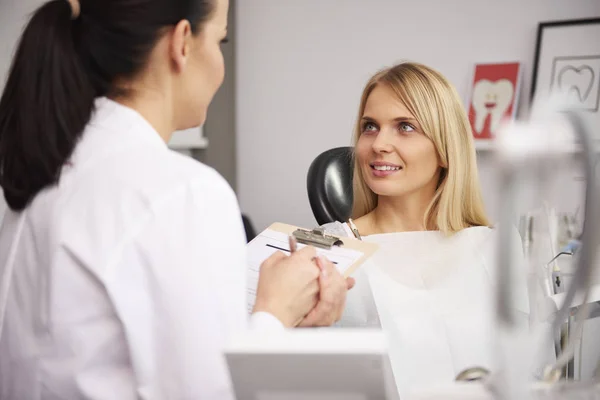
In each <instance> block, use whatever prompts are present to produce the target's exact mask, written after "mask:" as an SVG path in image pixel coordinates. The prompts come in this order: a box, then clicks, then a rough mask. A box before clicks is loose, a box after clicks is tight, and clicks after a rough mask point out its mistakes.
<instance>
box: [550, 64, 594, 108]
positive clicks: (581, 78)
mask: <svg viewBox="0 0 600 400" xmlns="http://www.w3.org/2000/svg"><path fill="white" fill-rule="evenodd" d="M594 78H595V76H594V70H593V69H592V68H591V67H590V66H589V65H583V66H580V67H579V68H575V67H574V66H572V65H567V66H565V67H564V68H563V69H561V70H560V72H559V73H558V87H559V88H560V90H561V91H563V92H565V93H567V95H570V96H574V97H575V100H577V101H578V102H579V103H585V101H586V100H587V98H588V96H589V95H590V92H591V91H592V85H593V84H594Z"/></svg>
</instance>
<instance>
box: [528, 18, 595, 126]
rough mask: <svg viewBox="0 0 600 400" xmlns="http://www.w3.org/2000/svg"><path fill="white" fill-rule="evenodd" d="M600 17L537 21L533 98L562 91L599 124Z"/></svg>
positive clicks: (592, 120) (561, 92) (576, 106)
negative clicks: (538, 22)
mask: <svg viewBox="0 0 600 400" xmlns="http://www.w3.org/2000/svg"><path fill="white" fill-rule="evenodd" d="M599 37H600V18H587V19H574V20H563V21H549V22H542V23H540V24H539V25H538V30H537V39H536V47H535V56H534V64H533V75H532V84H531V101H532V102H533V101H535V100H536V98H537V97H541V96H547V95H550V94H555V93H560V94H562V95H564V96H565V97H566V98H567V99H568V101H569V103H570V104H571V105H573V107H574V108H575V109H579V110H582V111H585V112H586V113H589V115H590V118H591V120H590V122H592V123H593V124H594V125H596V126H598V125H600V40H598V38H599Z"/></svg>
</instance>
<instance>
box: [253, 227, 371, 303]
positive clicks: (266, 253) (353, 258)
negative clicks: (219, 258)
mask: <svg viewBox="0 0 600 400" xmlns="http://www.w3.org/2000/svg"><path fill="white" fill-rule="evenodd" d="M290 236H294V237H295V238H296V241H297V242H298V249H300V248H302V247H304V246H313V247H315V248H316V250H317V254H318V255H322V256H325V257H326V258H327V259H328V260H329V261H331V262H332V263H333V264H334V265H335V266H336V268H337V269H338V271H340V273H341V274H342V275H343V276H344V277H346V278H347V277H349V276H351V275H352V274H353V273H354V272H356V270H357V269H358V268H359V267H360V266H361V265H362V264H363V263H364V262H365V261H366V260H367V259H368V258H369V257H371V256H372V255H373V254H374V253H375V252H376V251H377V250H378V249H379V245H377V244H376V243H370V242H363V241H361V240H357V239H356V238H353V237H338V236H333V235H326V234H325V233H324V231H323V230H322V229H319V228H317V229H312V230H310V229H304V228H299V227H297V226H293V225H288V224H283V223H280V222H276V223H274V224H272V225H271V226H269V227H268V228H267V229H265V230H264V231H262V232H261V233H259V234H258V235H257V236H256V237H255V238H254V239H253V240H252V241H251V242H250V243H248V244H247V246H246V249H247V264H248V270H247V282H248V288H247V305H248V312H252V309H253V307H254V302H255V300H256V288H257V287H258V277H259V273H260V266H261V264H262V263H263V261H264V260H266V259H267V258H269V257H270V256H271V255H272V254H274V253H276V252H277V251H281V252H283V253H285V254H290V248H289V237H290Z"/></svg>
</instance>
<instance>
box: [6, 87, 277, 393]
mask: <svg viewBox="0 0 600 400" xmlns="http://www.w3.org/2000/svg"><path fill="white" fill-rule="evenodd" d="M96 108H97V111H96V113H95V114H94V116H93V118H92V120H91V122H90V123H89V125H88V127H87V128H86V129H85V132H84V135H83V138H82V140H81V142H80V143H79V145H78V146H77V148H76V151H75V153H74V155H73V157H72V159H71V162H70V163H68V164H67V165H66V166H65V168H64V169H63V173H62V176H61V179H60V184H59V185H58V186H56V187H52V188H49V189H47V190H45V191H43V192H42V193H40V194H39V195H38V196H37V197H36V198H35V199H34V201H33V203H32V204H31V205H30V206H29V207H28V208H27V209H26V210H25V211H24V212H22V213H15V212H11V211H8V212H7V213H6V215H5V218H4V221H3V225H2V227H1V229H0V285H1V286H0V399H1V400H25V399H27V400H41V399H44V400H46V399H80V398H86V399H98V400H104V399H106V400H115V399H119V400H127V399H137V398H143V399H215V400H216V399H218V400H222V399H227V398H231V397H232V396H233V395H232V393H231V383H230V378H229V374H228V371H227V366H226V363H225V360H224V358H223V356H222V349H223V347H224V344H225V343H226V341H227V340H228V338H229V337H230V336H231V335H232V334H233V333H239V332H240V331H242V330H244V329H246V328H247V325H248V322H249V320H248V315H247V311H246V302H245V301H246V282H245V281H246V267H245V265H246V253H245V240H244V232H243V226H242V221H241V216H240V211H239V208H238V204H237V201H236V198H235V195H234V193H233V191H232V190H231V188H230V187H229V186H228V185H227V183H226V182H225V181H224V179H223V178H222V177H221V176H219V175H218V174H217V173H216V172H215V171H214V170H212V169H210V168H208V167H206V166H204V165H202V164H200V163H198V162H196V161H194V160H192V159H191V158H188V157H185V156H182V155H179V154H177V153H175V152H172V151H170V150H169V149H168V148H167V147H166V145H165V143H164V142H163V141H162V139H161V138H160V137H159V135H158V133H157V132H156V131H155V130H154V129H153V128H152V127H151V126H150V125H149V124H148V123H147V122H146V121H145V120H144V119H143V118H142V117H141V116H140V115H139V114H138V113H136V112H135V111H133V110H131V109H129V108H126V107H124V106H122V105H119V104H117V103H115V102H113V101H110V100H108V99H106V98H101V99H98V100H97V101H96ZM250 323H252V324H253V325H254V326H255V327H256V328H257V329H259V328H260V329H266V330H271V329H273V330H279V329H282V325H281V323H280V322H279V321H278V320H277V319H275V317H273V316H271V315H269V314H263V313H261V314H255V315H253V316H252V318H251V319H250Z"/></svg>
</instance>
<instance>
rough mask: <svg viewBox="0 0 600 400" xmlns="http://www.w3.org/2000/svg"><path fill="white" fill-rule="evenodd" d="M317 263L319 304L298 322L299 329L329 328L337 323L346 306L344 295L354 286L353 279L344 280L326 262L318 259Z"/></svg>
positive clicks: (330, 264)
mask: <svg viewBox="0 0 600 400" xmlns="http://www.w3.org/2000/svg"><path fill="white" fill-rule="evenodd" d="M317 263H318V265H319V268H320V269H321V274H320V276H319V286H320V288H321V290H320V293H319V302H318V303H317V306H316V307H315V308H313V309H312V310H311V312H310V313H309V314H308V315H307V316H306V318H304V319H303V320H302V321H301V322H300V325H299V326H301V327H309V326H331V325H333V324H334V323H336V322H338V321H339V320H340V318H341V317H342V313H343V312H344V308H345V306H346V294H347V293H348V290H350V289H352V288H353V287H354V284H355V281H354V278H347V279H344V277H343V276H342V274H340V273H339V271H338V270H337V268H336V267H335V265H333V263H331V262H329V261H328V260H326V259H324V258H322V257H318V258H317Z"/></svg>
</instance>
